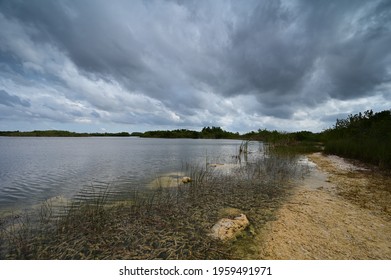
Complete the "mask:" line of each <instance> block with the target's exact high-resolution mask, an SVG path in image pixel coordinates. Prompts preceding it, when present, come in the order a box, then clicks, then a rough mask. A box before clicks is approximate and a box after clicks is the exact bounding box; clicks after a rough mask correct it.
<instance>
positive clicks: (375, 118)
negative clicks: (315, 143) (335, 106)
mask: <svg viewBox="0 0 391 280" xmlns="http://www.w3.org/2000/svg"><path fill="white" fill-rule="evenodd" d="M322 134H323V139H324V142H325V152H326V153H330V154H337V155H341V156H344V157H349V158H354V159H358V160H361V161H364V162H368V163H372V164H375V165H378V166H379V167H382V168H388V169H389V168H391V111H390V110H388V111H382V112H379V113H373V111H372V110H368V111H365V112H364V113H359V114H355V115H349V116H348V117H347V118H346V119H342V120H337V121H336V124H335V126H334V127H333V128H332V129H328V130H326V131H324V132H323V133H322Z"/></svg>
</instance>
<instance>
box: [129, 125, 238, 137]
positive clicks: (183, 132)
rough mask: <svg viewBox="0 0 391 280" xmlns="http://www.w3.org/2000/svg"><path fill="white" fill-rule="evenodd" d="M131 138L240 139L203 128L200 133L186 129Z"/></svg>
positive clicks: (219, 128)
mask: <svg viewBox="0 0 391 280" xmlns="http://www.w3.org/2000/svg"><path fill="white" fill-rule="evenodd" d="M131 135H132V136H140V137H150V138H193V139H240V135H239V133H232V132H228V131H225V130H223V129H222V128H221V127H214V126H212V127H209V126H208V127H204V128H203V129H202V130H201V131H199V132H198V131H194V130H188V129H176V130H155V131H146V132H144V133H140V132H136V133H132V134H131Z"/></svg>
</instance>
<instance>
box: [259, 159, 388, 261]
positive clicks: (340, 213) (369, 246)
mask: <svg viewBox="0 0 391 280" xmlns="http://www.w3.org/2000/svg"><path fill="white" fill-rule="evenodd" d="M308 160H309V162H310V167H311V172H310V175H309V176H308V177H307V178H306V179H304V181H303V182H302V183H301V184H300V186H298V187H297V188H295V189H294V190H293V192H292V195H291V196H290V197H289V198H288V200H287V201H286V203H285V204H284V205H283V206H282V207H281V208H280V209H279V211H278V213H277V219H276V220H275V221H270V222H268V223H267V225H266V226H265V227H264V229H263V230H262V231H261V233H260V234H259V235H258V236H257V241H258V244H260V250H259V252H260V255H259V258H260V259H286V260H305V259H312V260H317V259H321V260H330V259H331V260H341V259H348V260H354V259H363V260H366V259H391V211H390V210H391V209H390V208H391V207H390V206H389V204H390V202H391V180H390V177H388V176H386V175H382V174H381V173H380V172H378V171H373V170H371V169H368V168H366V167H362V166H358V165H355V164H353V163H351V162H347V161H346V160H344V159H342V158H340V157H336V156H324V155H322V154H320V153H315V154H312V155H310V156H308Z"/></svg>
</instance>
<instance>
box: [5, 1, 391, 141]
mask: <svg viewBox="0 0 391 280" xmlns="http://www.w3.org/2000/svg"><path fill="white" fill-rule="evenodd" d="M368 109H373V110H374V111H376V112H377V111H381V110H388V109H391V1H389V0H384V1H376V0H374V1H367V0H364V1H358V0H355V1H351V0H347V1H343V0H336V1H331V0H328V1H321V0H319V1H316V0H303V1H301V0H293V1H292V0H289V1H277V0H270V1H267V0H265V1H262V0H256V1H251V0H243V1H238V0H232V1H227V0H224V1H218V0H210V1H199V0H193V1H191V0H190V1H180V0H177V1H174V0H172V1H168V0H167V1H134V0H133V1H128V0H113V1H106V0H91V1H89V0H81V1H78V0H68V1H66V0H64V1H50V0H47V1H45V0H35V1H34V0H25V1H19V0H9V1H7V0H5V1H0V130H27V131H29V130H34V129H45V130H46V129H65V130H70V131H79V132H104V131H107V132H117V131H129V132H133V131H146V130H157V129H177V128H186V129H194V130H199V129H201V128H202V127H204V126H221V127H222V128H223V129H225V130H228V131H233V132H241V133H242V132H249V131H251V130H258V129H263V128H267V129H277V130H280V131H298V130H311V131H314V132H318V131H322V130H323V129H325V128H328V127H331V126H332V125H333V124H334V123H335V120H336V118H345V117H347V115H348V114H350V113H358V112H360V111H365V110H368Z"/></svg>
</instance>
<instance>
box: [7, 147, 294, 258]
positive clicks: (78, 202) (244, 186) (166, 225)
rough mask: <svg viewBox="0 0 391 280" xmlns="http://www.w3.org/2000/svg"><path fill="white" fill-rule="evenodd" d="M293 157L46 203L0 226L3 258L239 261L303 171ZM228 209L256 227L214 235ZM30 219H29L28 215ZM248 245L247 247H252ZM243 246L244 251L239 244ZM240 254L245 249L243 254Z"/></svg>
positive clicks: (91, 190) (195, 170)
mask: <svg viewBox="0 0 391 280" xmlns="http://www.w3.org/2000/svg"><path fill="white" fill-rule="evenodd" d="M296 162H297V161H294V159H293V158H290V159H289V158H286V157H281V156H278V155H269V156H268V157H264V158H260V159H259V160H257V161H254V162H252V163H247V164H246V165H239V166H238V167H237V168H235V169H234V170H232V172H229V173H224V174H222V173H221V174H220V173H219V172H211V171H210V170H207V167H205V168H201V167H192V166H191V165H188V166H187V169H186V172H188V174H189V176H190V177H191V178H192V179H193V178H194V179H193V180H192V181H191V182H190V183H189V184H186V185H180V186H178V187H175V188H164V187H163V186H161V187H159V188H156V189H153V190H151V189H149V190H143V191H141V190H140V191H136V190H133V191H132V192H131V193H127V194H126V196H127V197H128V198H127V199H126V200H123V199H121V197H123V195H124V194H119V193H115V192H114V191H113V190H112V189H111V188H110V187H109V186H107V187H106V188H99V189H97V188H96V187H93V186H90V187H89V188H86V189H85V190H83V191H82V192H81V193H80V194H79V195H78V196H76V197H75V198H74V200H72V202H70V203H69V204H68V205H66V206H63V208H62V209H53V207H48V205H44V206H43V208H44V209H42V210H41V211H40V214H39V215H38V218H35V220H33V219H31V217H30V216H29V215H23V217H22V216H21V217H19V218H15V219H9V220H7V221H5V222H3V223H2V224H1V226H0V227H1V231H0V241H1V242H2V243H1V244H2V246H1V248H0V257H1V259H237V258H249V257H251V254H252V253H254V252H247V251H246V250H245V249H243V246H242V245H243V244H247V245H248V244H249V243H251V242H252V237H253V235H254V233H255V232H256V231H257V230H259V229H260V228H262V226H263V225H264V224H265V223H266V222H267V221H269V220H272V219H274V211H275V210H276V209H277V208H278V207H279V205H280V203H281V202H282V200H283V199H284V197H285V195H286V193H287V191H288V190H289V187H290V184H291V182H292V180H294V179H295V178H297V177H299V176H301V174H300V172H301V171H300V168H299V166H298V165H297V164H296ZM223 208H235V209H240V211H242V212H243V213H245V214H246V216H247V217H248V219H249V220H250V223H251V227H249V228H248V230H247V231H246V232H245V233H244V234H243V235H242V236H241V237H239V238H238V239H237V240H233V241H231V242H224V243H223V242H221V241H217V240H214V239H212V238H211V237H210V236H209V235H208V233H209V232H210V229H211V228H212V226H213V225H214V223H215V222H216V221H217V220H218V218H219V215H220V213H221V209H223ZM26 217H27V220H26ZM247 245H246V246H247ZM238 246H239V247H241V248H242V249H238V248H239V247H238ZM238 252H240V253H238Z"/></svg>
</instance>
